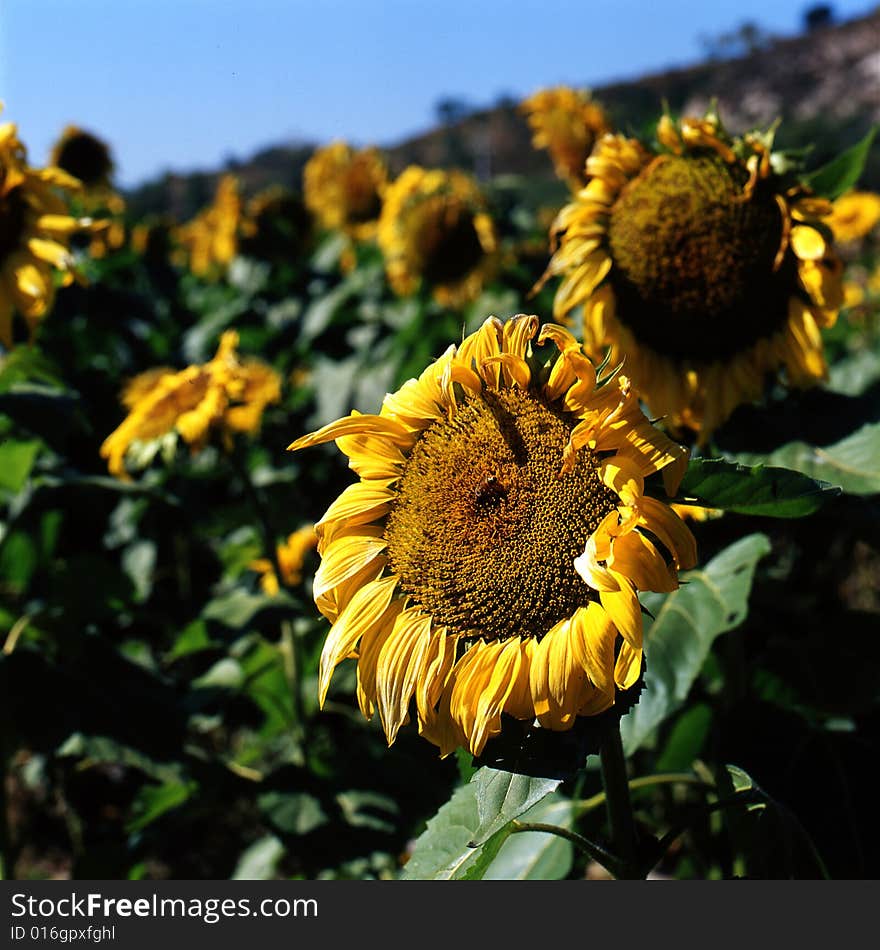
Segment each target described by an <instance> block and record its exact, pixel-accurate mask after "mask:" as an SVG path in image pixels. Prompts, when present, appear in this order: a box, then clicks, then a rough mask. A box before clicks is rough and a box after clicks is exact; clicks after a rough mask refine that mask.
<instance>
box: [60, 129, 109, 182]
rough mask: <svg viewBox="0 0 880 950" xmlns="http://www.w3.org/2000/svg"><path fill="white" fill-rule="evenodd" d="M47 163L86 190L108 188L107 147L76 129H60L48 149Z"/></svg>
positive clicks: (104, 143)
mask: <svg viewBox="0 0 880 950" xmlns="http://www.w3.org/2000/svg"><path fill="white" fill-rule="evenodd" d="M49 162H50V164H51V165H55V166H57V167H58V168H61V169H63V170H64V171H66V172H67V173H68V174H69V175H73V177H74V178H78V179H79V180H80V181H81V182H82V183H83V187H84V188H86V189H87V190H88V189H95V188H109V187H110V179H111V178H112V176H113V167H114V165H113V156H112V154H111V152H110V147H109V146H108V145H107V143H106V142H104V141H102V140H101V139H99V138H98V136H97V135H93V134H92V133H91V132H87V131H85V129H81V128H79V126H76V125H68V126H67V128H65V129H64V131H63V132H62V133H61V135H60V136H59V138H58V141H56V142H55V144H54V145H53V146H52V154H51V157H50V159H49Z"/></svg>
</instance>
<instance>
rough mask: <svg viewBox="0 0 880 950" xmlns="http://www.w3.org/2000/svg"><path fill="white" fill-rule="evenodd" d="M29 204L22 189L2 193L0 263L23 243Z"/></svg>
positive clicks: (0, 202) (16, 188) (0, 198)
mask: <svg viewBox="0 0 880 950" xmlns="http://www.w3.org/2000/svg"><path fill="white" fill-rule="evenodd" d="M26 212H27V202H26V201H25V198H24V193H23V192H22V189H21V188H20V187H15V188H11V189H10V190H9V191H8V192H7V193H6V194H5V195H4V194H2V193H0V261H3V260H5V259H6V258H7V257H8V256H9V254H11V253H12V252H13V251H14V250H15V249H16V248H17V247H18V246H19V244H20V243H21V236H22V234H23V233H24V225H25V215H26Z"/></svg>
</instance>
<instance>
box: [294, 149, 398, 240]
mask: <svg viewBox="0 0 880 950" xmlns="http://www.w3.org/2000/svg"><path fill="white" fill-rule="evenodd" d="M387 182H388V169H387V166H386V164H385V159H384V158H383V156H382V153H381V152H380V151H379V149H377V148H375V147H369V148H363V149H359V150H358V149H354V148H352V147H351V146H350V145H348V144H347V143H345V142H332V143H331V144H330V145H327V146H325V147H324V148H319V149H317V151H316V152H315V153H314V155H312V157H311V158H310V159H309V160H308V162H306V167H305V168H304V169H303V197H304V198H305V202H306V207H307V208H308V209H309V211H311V212H312V214H313V215H315V217H316V218H317V219H318V221H319V223H320V225H321V227H323V228H326V229H327V230H330V231H343V232H344V233H345V234H347V235H349V237H351V238H354V239H355V240H358V241H367V240H371V239H372V238H373V237H374V236H375V234H376V224H377V222H378V220H379V213H380V211H381V210H382V200H383V195H384V193H385V186H386V184H387Z"/></svg>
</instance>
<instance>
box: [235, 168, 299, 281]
mask: <svg viewBox="0 0 880 950" xmlns="http://www.w3.org/2000/svg"><path fill="white" fill-rule="evenodd" d="M311 236H312V217H311V214H310V213H309V210H308V209H307V208H306V206H305V204H304V202H303V199H302V198H301V197H300V196H299V195H298V194H296V192H293V191H290V190H289V189H287V188H282V187H281V186H280V185H275V186H272V187H270V188H266V189H264V190H263V191H260V192H258V193H257V194H256V195H254V196H253V197H252V198H251V199H250V200H249V201H248V203H247V204H246V205H245V209H244V215H243V218H242V223H241V252H242V254H247V255H249V256H251V257H256V258H259V259H260V260H264V261H270V262H272V263H278V264H283V263H289V262H293V261H295V260H296V259H297V258H298V257H299V256H300V255H302V254H303V253H304V252H305V250H306V249H307V248H308V245H309V241H310V240H311Z"/></svg>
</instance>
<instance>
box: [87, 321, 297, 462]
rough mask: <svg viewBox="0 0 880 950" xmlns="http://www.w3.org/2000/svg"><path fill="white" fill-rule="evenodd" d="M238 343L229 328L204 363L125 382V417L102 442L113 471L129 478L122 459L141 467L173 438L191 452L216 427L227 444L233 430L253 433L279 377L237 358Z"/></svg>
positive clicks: (277, 392)
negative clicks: (138, 457)
mask: <svg viewBox="0 0 880 950" xmlns="http://www.w3.org/2000/svg"><path fill="white" fill-rule="evenodd" d="M237 346H238V334H237V333H236V332H235V331H234V330H228V331H227V332H226V333H224V334H223V336H222V337H221V340H220V345H219V346H218V348H217V353H216V355H215V356H214V358H213V359H212V360H210V361H209V362H208V363H205V364H203V365H201V366H188V367H187V368H186V369H183V370H180V371H175V370H173V369H169V368H167V367H157V368H155V369H151V370H148V371H147V372H146V373H141V374H140V375H139V376H135V377H134V379H132V380H131V381H130V382H129V383H128V385H127V386H126V387H125V389H124V390H123V393H122V400H121V401H122V403H123V405H124V406H125V407H126V408H127V409H128V410H129V413H128V416H127V417H126V418H125V419H124V420H123V422H122V423H121V425H120V426H119V427H118V428H117V429H115V430H114V431H113V432H112V433H111V434H110V435H109V436H108V437H107V438H106V439H105V440H104V444H103V445H102V446H101V457H102V458H106V459H107V463H108V468H109V470H110V472H111V473H112V474H113V475H116V476H117V477H119V478H128V473H127V471H126V462H127V461H132V462H135V463H136V462H138V461H139V462H140V464H141V467H142V466H143V465H145V464H148V463H149V461H151V460H152V458H153V457H154V456H155V454H156V452H157V451H159V449H166V450H173V449H174V447H175V445H176V441H177V438H178V436H179V437H180V438H182V439H183V441H184V442H186V443H187V444H188V445H189V446H190V449H191V451H192V452H193V454H195V453H196V452H198V451H199V450H200V449H202V448H204V446H205V445H206V444H207V442H208V439H209V437H210V435H211V433H212V432H213V431H215V430H218V431H220V432H221V433H222V434H223V436H224V438H225V440H226V441H227V442H228V440H229V439H230V437H231V435H232V433H234V432H254V431H256V429H257V428H258V427H259V424H260V421H261V418H262V414H263V412H264V410H265V408H266V406H267V405H268V404H269V403H273V402H278V401H279V400H280V398H281V379H280V377H279V376H278V374H277V373H275V371H274V370H273V369H272V368H271V367H269V366H266V365H265V364H264V363H261V362H260V361H258V360H248V359H246V360H241V359H240V358H239V357H238V354H237V353H236V347H237ZM142 449H145V450H146V451H145V452H144V454H143V456H142V457H141V458H140V459H133V458H132V456H133V455H134V456H137V455H138V454H139V450H142Z"/></svg>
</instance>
